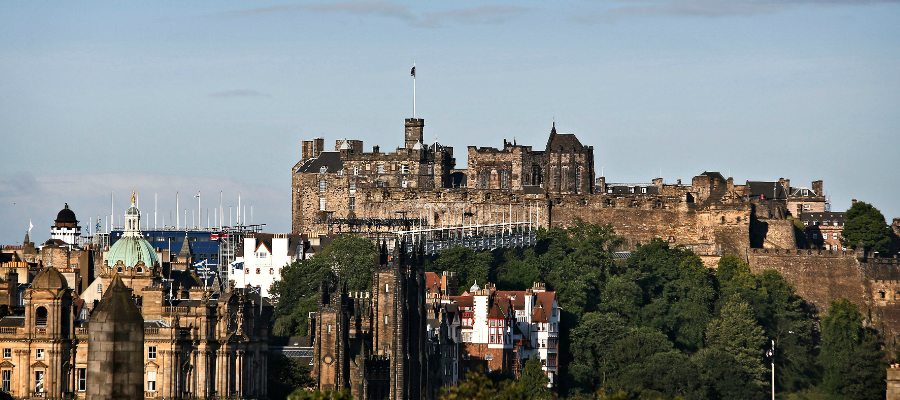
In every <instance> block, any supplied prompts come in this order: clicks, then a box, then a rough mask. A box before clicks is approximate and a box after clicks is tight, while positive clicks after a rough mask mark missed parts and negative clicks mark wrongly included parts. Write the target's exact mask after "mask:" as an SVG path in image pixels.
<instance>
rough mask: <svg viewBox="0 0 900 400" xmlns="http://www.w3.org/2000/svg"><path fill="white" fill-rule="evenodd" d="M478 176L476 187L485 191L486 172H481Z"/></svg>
mask: <svg viewBox="0 0 900 400" xmlns="http://www.w3.org/2000/svg"><path fill="white" fill-rule="evenodd" d="M479 174H480V175H481V176H480V182H479V183H478V186H479V187H481V188H482V189H487V178H488V172H487V171H481V172H480V173H479Z"/></svg>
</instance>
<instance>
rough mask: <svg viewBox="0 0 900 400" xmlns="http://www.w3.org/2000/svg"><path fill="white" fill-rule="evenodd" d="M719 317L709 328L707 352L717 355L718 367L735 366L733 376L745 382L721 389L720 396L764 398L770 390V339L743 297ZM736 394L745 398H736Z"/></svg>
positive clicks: (731, 300) (727, 305) (734, 299)
mask: <svg viewBox="0 0 900 400" xmlns="http://www.w3.org/2000/svg"><path fill="white" fill-rule="evenodd" d="M719 314H720V316H719V318H716V319H714V320H712V321H711V322H710V323H709V325H708V326H707V327H706V345H707V348H708V349H710V350H712V351H714V352H716V353H713V354H711V355H710V357H712V359H713V360H714V361H715V363H716V364H718V363H721V362H722V361H724V362H726V363H731V364H732V365H733V366H734V368H733V372H734V373H735V374H736V375H737V376H740V377H742V379H741V380H740V381H739V384H738V385H737V386H722V385H719V387H718V390H717V391H718V393H719V394H720V395H721V396H723V397H724V398H745V397H751V398H752V397H761V395H763V394H765V389H766V387H767V385H766V382H765V375H766V368H765V367H764V366H763V351H764V350H763V347H764V346H765V344H766V337H765V335H764V333H763V329H762V328H761V327H760V326H759V324H757V322H756V316H755V315H754V312H753V309H752V308H751V307H750V305H749V304H747V302H746V301H744V300H743V299H742V298H741V296H740V295H739V294H734V295H732V296H731V297H730V298H729V299H728V300H727V301H726V302H725V304H724V305H723V306H722V309H721V310H720V312H719ZM710 366H715V365H710ZM715 367H718V366H715ZM736 393H741V394H740V395H739V396H735V395H736Z"/></svg>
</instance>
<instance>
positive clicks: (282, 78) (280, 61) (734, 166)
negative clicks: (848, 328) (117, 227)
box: [0, 0, 900, 244]
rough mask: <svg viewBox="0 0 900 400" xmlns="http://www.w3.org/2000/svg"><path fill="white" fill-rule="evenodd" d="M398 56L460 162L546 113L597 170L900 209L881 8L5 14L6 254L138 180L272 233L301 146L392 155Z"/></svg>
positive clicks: (0, 47) (822, 0)
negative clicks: (775, 186) (244, 210)
mask: <svg viewBox="0 0 900 400" xmlns="http://www.w3.org/2000/svg"><path fill="white" fill-rule="evenodd" d="M413 61H417V62H418V68H417V72H418V81H417V85H418V88H417V89H418V93H417V98H418V103H417V116H418V117H422V118H425V125H426V126H425V132H426V133H425V135H426V137H427V138H429V141H430V140H433V138H434V135H435V134H437V137H438V141H440V142H441V143H443V144H448V145H452V146H454V147H455V148H456V154H457V159H458V161H459V163H460V164H464V162H465V146H467V145H478V146H501V145H502V140H503V138H504V137H505V138H507V139H509V140H512V139H513V138H515V139H516V140H517V141H518V142H519V143H524V144H530V145H533V146H535V147H542V146H543V145H544V144H545V143H546V137H547V134H548V133H549V130H550V124H551V121H552V119H553V118H554V117H555V118H556V122H557V128H558V129H559V130H560V131H561V132H566V133H574V134H576V135H578V137H579V139H580V140H581V141H582V143H584V144H587V145H593V146H594V149H595V160H596V167H597V172H598V174H599V171H600V169H601V167H602V168H603V169H604V171H605V175H606V177H607V179H608V180H609V181H616V182H623V181H627V182H648V181H650V180H651V179H652V178H653V177H655V176H656V175H658V174H659V171H660V170H661V171H662V176H663V177H664V178H665V180H666V181H667V182H674V181H675V180H676V179H682V180H683V181H686V182H689V181H690V179H691V177H693V176H694V175H697V174H700V173H702V172H703V171H707V170H708V171H720V172H722V173H723V174H726V175H727V174H728V172H729V171H730V172H731V175H732V176H733V177H734V178H735V181H736V182H744V181H746V180H776V179H778V177H779V176H784V177H786V178H790V179H791V182H792V184H793V185H794V186H808V185H809V183H810V182H811V181H813V180H817V179H822V180H824V181H825V190H826V192H827V194H828V195H830V196H831V198H832V201H833V204H834V209H835V210H844V209H846V208H847V207H849V204H850V199H852V198H857V199H860V200H864V201H868V202H871V203H873V204H875V206H876V207H878V208H879V209H881V210H882V211H883V212H884V214H885V216H886V217H887V218H888V219H891V218H893V217H895V216H900V186H898V185H897V184H896V183H895V182H894V181H893V178H894V175H896V171H897V170H898V167H897V165H898V162H897V160H898V157H897V153H898V151H900V129H898V127H900V112H898V110H900V3H898V2H896V1H849V0H831V1H828V0H793V1H774V0H773V1H766V0H735V1H727V2H724V1H712V0H651V1H636V0H627V1H570V2H538V1H533V2H518V3H501V2H498V3H491V4H485V3H480V2H462V1H460V2H416V3H402V2H387V1H362V2H355V1H349V2H336V3H327V2H322V3H313V2H294V3H290V2H255V3H246V2H224V1H208V2H190V3H189V2H181V1H177V2H162V1H160V2H147V3H137V2H132V3H127V4H123V3H122V2H100V1H97V2H88V3H87V4H85V2H24V1H22V2H18V1H6V2H0V137H2V139H3V140H2V143H3V146H2V149H3V151H2V153H0V160H2V162H0V227H2V229H0V243H3V244H18V243H19V242H21V239H22V236H23V234H24V232H25V230H27V228H28V220H29V219H32V220H33V221H34V224H35V229H34V231H33V236H34V239H35V240H36V241H44V240H46V239H47V238H49V226H50V224H52V220H53V219H54V218H55V216H56V212H57V211H59V209H60V208H61V207H62V204H63V202H68V203H69V204H70V206H71V207H72V209H73V210H75V212H76V214H77V215H78V217H79V219H81V220H83V221H84V222H83V225H86V224H87V223H86V222H87V220H88V217H89V216H95V217H96V216H97V215H101V216H105V215H107V214H109V212H110V211H109V209H110V205H109V193H110V191H115V192H116V197H117V199H118V201H117V202H116V213H117V214H121V213H124V209H125V207H126V204H125V201H124V199H125V198H126V197H128V195H127V194H126V192H127V193H128V194H130V190H131V189H136V190H138V191H139V192H140V193H141V195H142V200H143V202H142V203H141V209H142V210H143V211H150V212H152V211H153V210H152V208H153V194H154V192H158V193H159V196H160V205H159V211H160V214H161V215H162V214H166V219H168V212H169V210H173V209H174V196H175V192H176V191H180V192H181V194H182V195H181V199H182V202H183V203H182V208H184V207H185V206H186V205H187V204H192V206H193V207H196V199H193V198H191V197H190V196H192V195H193V194H195V193H196V192H197V191H202V192H203V193H204V195H203V196H204V197H203V206H204V208H206V207H207V206H210V207H211V206H213V204H214V203H215V204H217V203H218V193H219V191H224V195H225V196H226V205H227V204H234V205H236V204H237V192H238V191H241V192H242V197H243V200H244V204H253V205H254V218H255V222H265V223H267V224H268V227H267V229H266V230H267V231H273V232H278V231H282V232H284V231H288V230H289V229H290V223H289V222H290V221H289V219H290V204H289V203H290V201H289V196H290V168H291V166H293V165H294V163H296V162H297V160H298V159H299V155H300V142H301V141H302V140H305V139H309V138H312V137H315V136H324V137H325V138H326V143H329V146H331V145H333V143H334V140H335V139H338V138H344V137H347V138H355V139H362V140H364V141H365V146H366V148H371V146H372V145H375V144H378V145H380V146H381V148H382V149H390V148H394V147H396V146H398V145H400V144H401V143H402V135H403V133H402V132H403V119H404V118H408V117H411V116H412V115H411V114H412V80H411V78H410V77H409V68H410V67H411V66H412V63H413ZM213 197H215V198H216V199H215V200H213ZM148 199H149V200H148ZM226 207H227V206H226ZM189 212H190V211H189ZM204 212H205V211H204ZM103 218H105V217H103ZM151 218H152V215H151ZM159 218H160V220H159V223H162V216H160V217H159ZM189 218H190V216H189ZM166 222H168V221H166ZM204 223H205V217H204ZM151 225H152V222H151Z"/></svg>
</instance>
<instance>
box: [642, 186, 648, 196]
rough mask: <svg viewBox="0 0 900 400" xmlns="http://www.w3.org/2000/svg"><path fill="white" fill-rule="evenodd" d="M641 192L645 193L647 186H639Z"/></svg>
mask: <svg viewBox="0 0 900 400" xmlns="http://www.w3.org/2000/svg"><path fill="white" fill-rule="evenodd" d="M641 193H643V194H647V187H646V186H645V187H642V188H641Z"/></svg>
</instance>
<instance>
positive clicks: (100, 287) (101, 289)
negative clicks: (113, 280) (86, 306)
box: [97, 283, 103, 293]
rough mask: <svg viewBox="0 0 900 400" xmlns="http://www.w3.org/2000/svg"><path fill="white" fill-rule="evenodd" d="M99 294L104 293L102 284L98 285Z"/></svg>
mask: <svg viewBox="0 0 900 400" xmlns="http://www.w3.org/2000/svg"><path fill="white" fill-rule="evenodd" d="M97 293H103V284H102V283H98V284H97Z"/></svg>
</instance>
